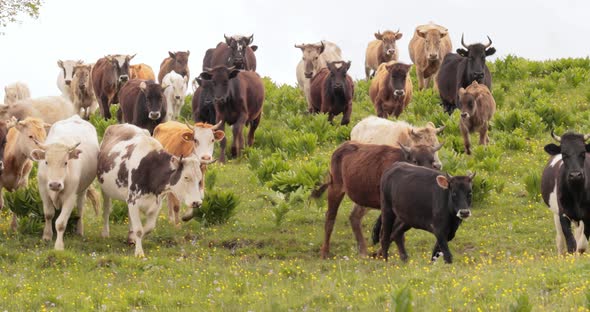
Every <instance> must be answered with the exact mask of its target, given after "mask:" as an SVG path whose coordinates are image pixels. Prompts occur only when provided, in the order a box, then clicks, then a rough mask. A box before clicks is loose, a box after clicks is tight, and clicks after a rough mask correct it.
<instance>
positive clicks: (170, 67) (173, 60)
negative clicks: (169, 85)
mask: <svg viewBox="0 0 590 312" xmlns="http://www.w3.org/2000/svg"><path fill="white" fill-rule="evenodd" d="M190 54H191V51H188V50H187V51H186V52H182V51H178V52H168V55H170V56H169V57H167V58H165V59H164V60H163V61H162V63H161V64H160V72H159V73H158V81H159V82H160V83H162V80H163V79H164V76H166V74H167V73H169V72H171V71H175V72H177V73H178V74H180V75H182V76H183V77H186V83H187V86H188V81H189V80H190V70H189V69H188V57H189V55H190Z"/></svg>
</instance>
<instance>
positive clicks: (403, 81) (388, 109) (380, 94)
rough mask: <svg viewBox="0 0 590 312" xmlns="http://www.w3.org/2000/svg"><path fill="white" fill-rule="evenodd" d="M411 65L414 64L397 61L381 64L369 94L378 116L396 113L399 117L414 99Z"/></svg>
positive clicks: (385, 116) (384, 116) (383, 116)
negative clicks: (410, 72)
mask: <svg viewBox="0 0 590 312" xmlns="http://www.w3.org/2000/svg"><path fill="white" fill-rule="evenodd" d="M410 67H412V65H408V64H402V63H397V62H396V61H391V62H389V63H383V64H381V65H379V68H378V69H377V74H376V75H375V79H373V80H372V81H371V86H370V87H369V96H370V97H371V101H372V102H373V105H375V111H376V112H377V116H379V117H381V118H387V117H388V116H389V115H394V116H395V117H396V118H397V117H399V115H400V114H401V113H402V112H403V111H404V109H405V108H406V107H407V106H408V104H409V103H410V100H411V99H412V80H411V79H410V74H409V71H410Z"/></svg>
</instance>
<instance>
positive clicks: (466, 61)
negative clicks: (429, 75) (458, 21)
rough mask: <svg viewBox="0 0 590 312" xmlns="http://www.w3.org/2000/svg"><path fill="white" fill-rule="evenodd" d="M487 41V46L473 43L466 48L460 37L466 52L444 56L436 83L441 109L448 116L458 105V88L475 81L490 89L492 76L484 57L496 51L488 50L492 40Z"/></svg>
mask: <svg viewBox="0 0 590 312" xmlns="http://www.w3.org/2000/svg"><path fill="white" fill-rule="evenodd" d="M488 40H489V43H488V44H487V45H483V44H481V43H474V44H471V45H469V46H467V45H466V44H465V42H464V41H463V36H461V44H462V45H463V47H465V49H467V50H465V49H457V53H458V54H454V53H448V54H447V55H445V58H444V59H443V62H442V64H441V66H440V70H439V72H438V76H437V77H436V83H437V84H438V92H439V94H440V98H441V100H442V105H443V108H444V109H445V112H447V113H448V114H449V115H450V114H451V113H452V112H453V110H454V109H455V108H457V104H458V103H459V100H458V96H457V91H458V90H459V89H460V88H467V87H468V86H469V85H470V84H471V83H472V82H473V81H477V83H479V84H482V83H483V84H485V85H486V86H487V87H488V89H490V90H491V89H492V76H491V75H490V70H489V69H488V66H487V65H486V56H490V55H493V54H494V53H496V49H495V48H490V46H491V45H492V39H490V37H489V36H488Z"/></svg>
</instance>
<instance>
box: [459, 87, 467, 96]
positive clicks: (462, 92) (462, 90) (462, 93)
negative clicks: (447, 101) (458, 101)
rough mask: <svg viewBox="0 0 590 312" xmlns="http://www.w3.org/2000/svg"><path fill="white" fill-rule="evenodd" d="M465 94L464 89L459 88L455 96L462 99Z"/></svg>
mask: <svg viewBox="0 0 590 312" xmlns="http://www.w3.org/2000/svg"><path fill="white" fill-rule="evenodd" d="M465 92H466V91H465V88H460V89H459V91H458V93H457V94H458V95H459V97H463V96H464V95H465Z"/></svg>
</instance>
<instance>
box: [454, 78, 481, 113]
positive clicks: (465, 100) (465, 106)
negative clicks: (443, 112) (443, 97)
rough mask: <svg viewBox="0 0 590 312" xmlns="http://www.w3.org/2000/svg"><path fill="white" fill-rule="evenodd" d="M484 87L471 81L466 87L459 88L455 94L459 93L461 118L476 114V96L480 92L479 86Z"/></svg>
mask: <svg viewBox="0 0 590 312" xmlns="http://www.w3.org/2000/svg"><path fill="white" fill-rule="evenodd" d="M482 87H485V88H486V89H487V87H486V85H484V84H478V83H477V81H475V80H474V81H473V82H472V83H471V84H470V85H469V86H468V87H467V89H464V88H460V89H459V91H458V92H457V94H458V95H459V103H458V105H457V106H458V107H459V108H460V109H461V119H465V120H467V119H469V117H471V116H474V115H475V114H477V106H478V105H477V102H476V100H477V97H478V95H479V94H480V92H481V88H482Z"/></svg>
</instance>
